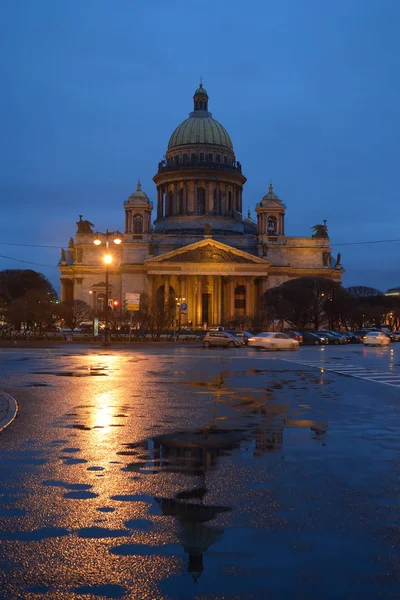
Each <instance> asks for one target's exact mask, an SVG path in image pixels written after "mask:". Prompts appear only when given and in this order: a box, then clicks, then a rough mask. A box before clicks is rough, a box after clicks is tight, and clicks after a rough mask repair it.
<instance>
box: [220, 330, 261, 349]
mask: <svg viewBox="0 0 400 600" xmlns="http://www.w3.org/2000/svg"><path fill="white" fill-rule="evenodd" d="M227 333H230V334H231V335H234V336H235V337H237V338H239V339H240V340H242V341H243V342H244V343H245V344H246V346H247V342H248V341H249V338H251V337H253V335H254V334H253V333H250V331H241V330H239V329H230V330H229V331H228V332H227Z"/></svg>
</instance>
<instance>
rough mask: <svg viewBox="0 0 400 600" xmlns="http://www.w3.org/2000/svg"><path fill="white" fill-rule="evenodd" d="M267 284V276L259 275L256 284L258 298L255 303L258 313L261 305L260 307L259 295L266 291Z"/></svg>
mask: <svg viewBox="0 0 400 600" xmlns="http://www.w3.org/2000/svg"><path fill="white" fill-rule="evenodd" d="M267 285H268V278H267V277H260V278H259V285H258V298H257V305H258V312H259V313H261V307H262V301H261V297H262V296H263V294H265V292H266V291H267Z"/></svg>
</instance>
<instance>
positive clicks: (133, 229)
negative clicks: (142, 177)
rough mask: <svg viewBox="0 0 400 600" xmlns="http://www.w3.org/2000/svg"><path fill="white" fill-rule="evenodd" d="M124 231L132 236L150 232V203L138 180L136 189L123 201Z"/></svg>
mask: <svg viewBox="0 0 400 600" xmlns="http://www.w3.org/2000/svg"><path fill="white" fill-rule="evenodd" d="M124 208H125V233H126V234H132V235H134V236H139V235H149V234H151V211H152V208H153V207H152V205H151V202H150V200H149V198H148V196H147V195H146V194H145V193H144V192H143V191H142V186H141V184H140V181H138V183H137V187H136V191H135V192H133V194H131V195H130V196H129V198H128V200H126V201H125V202H124Z"/></svg>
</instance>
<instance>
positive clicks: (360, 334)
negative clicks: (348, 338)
mask: <svg viewBox="0 0 400 600" xmlns="http://www.w3.org/2000/svg"><path fill="white" fill-rule="evenodd" d="M368 331H369V330H368V329H357V330H356V331H352V334H353V335H355V336H356V337H358V339H359V340H360V342H362V341H363V339H364V337H365V336H366V335H367V333H368Z"/></svg>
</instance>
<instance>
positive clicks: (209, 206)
mask: <svg viewBox="0 0 400 600" xmlns="http://www.w3.org/2000/svg"><path fill="white" fill-rule="evenodd" d="M212 206H213V199H212V194H210V182H209V181H207V182H206V214H208V215H212V212H213V209H212Z"/></svg>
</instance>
